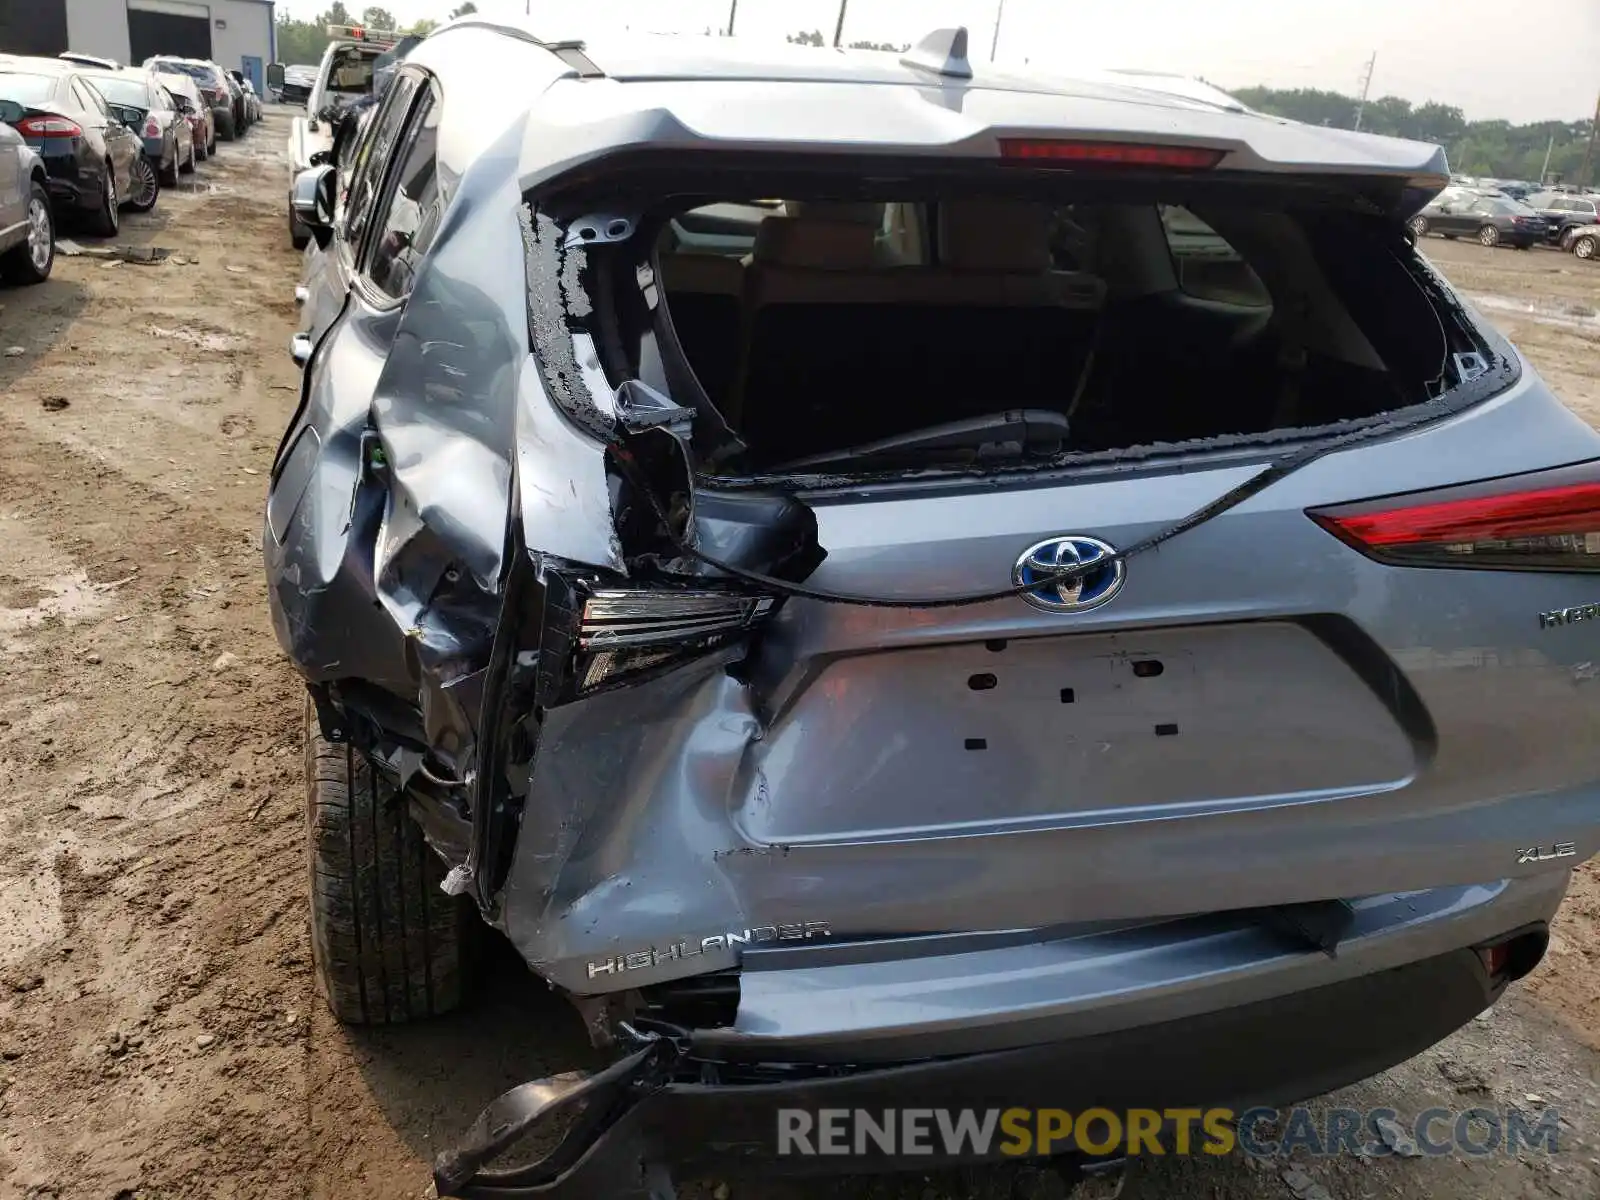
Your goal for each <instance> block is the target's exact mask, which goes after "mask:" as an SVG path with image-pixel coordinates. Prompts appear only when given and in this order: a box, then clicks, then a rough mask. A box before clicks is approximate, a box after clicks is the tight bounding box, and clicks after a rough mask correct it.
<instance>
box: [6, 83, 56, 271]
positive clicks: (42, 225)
mask: <svg viewBox="0 0 1600 1200" xmlns="http://www.w3.org/2000/svg"><path fill="white" fill-rule="evenodd" d="M7 115H8V114H6V113H5V112H4V111H0V273H3V274H4V275H5V278H6V279H7V280H8V281H9V282H11V283H43V282H44V281H45V280H46V279H48V278H50V268H51V267H53V266H54V265H55V258H56V227H55V216H54V214H53V212H52V211H51V208H50V193H49V191H47V190H46V187H45V173H44V163H43V162H42V161H41V160H40V158H39V156H38V155H37V154H36V153H34V151H33V149H32V148H31V147H30V146H29V145H28V144H27V143H26V142H25V141H23V140H22V135H21V134H19V133H18V132H17V131H16V130H15V129H13V128H12V127H11V126H10V125H9V124H6V123H4V122H5V121H6V119H7Z"/></svg>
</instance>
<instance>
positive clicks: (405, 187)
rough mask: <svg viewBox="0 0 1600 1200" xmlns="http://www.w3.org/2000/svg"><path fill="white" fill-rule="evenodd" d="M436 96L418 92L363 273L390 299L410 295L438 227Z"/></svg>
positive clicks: (439, 212)
mask: <svg viewBox="0 0 1600 1200" xmlns="http://www.w3.org/2000/svg"><path fill="white" fill-rule="evenodd" d="M439 110H440V105H439V97H438V95H437V93H435V92H434V91H433V89H431V88H430V89H427V90H425V91H423V93H422V98H421V99H420V100H419V101H418V102H417V111H416V112H415V113H413V114H412V118H411V123H410V134H409V136H408V140H407V141H406V142H405V143H403V149H402V153H401V155H400V160H399V163H398V165H397V168H396V170H395V173H394V176H393V179H392V181H391V183H390V188H391V195H390V199H389V208H388V212H387V213H385V215H384V220H383V228H382V230H381V231H380V232H379V234H378V236H377V238H376V240H375V241H374V242H373V245H372V261H371V263H370V265H369V266H368V268H367V275H368V277H369V278H370V279H371V280H372V282H373V285H374V286H376V287H377V288H378V290H379V291H381V292H383V293H384V294H385V295H386V296H390V297H392V298H394V299H396V300H399V299H402V298H404V297H405V296H406V295H408V294H409V293H410V291H411V280H412V277H413V276H414V275H415V274H416V270H417V266H418V265H419V264H420V263H421V261H422V259H423V256H424V255H426V254H427V252H428V247H429V246H430V245H431V244H432V243H433V235H434V233H435V232H436V231H437V229H438V227H439V217H440V216H441V215H442V205H441V203H440V196H439V154H438V149H439Z"/></svg>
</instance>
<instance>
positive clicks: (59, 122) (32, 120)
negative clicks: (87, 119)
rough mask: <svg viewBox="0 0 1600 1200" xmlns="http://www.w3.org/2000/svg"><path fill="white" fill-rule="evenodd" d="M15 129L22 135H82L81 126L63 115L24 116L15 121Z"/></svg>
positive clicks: (50, 136) (47, 136) (73, 136)
mask: <svg viewBox="0 0 1600 1200" xmlns="http://www.w3.org/2000/svg"><path fill="white" fill-rule="evenodd" d="M15 128H16V131H17V132H18V133H20V134H21V135H22V136H23V137H32V138H75V137H82V136H83V126H81V125H79V124H78V123H77V122H76V121H69V120H67V118H65V117H24V118H23V119H22V120H20V121H18V122H17V123H16V126H15Z"/></svg>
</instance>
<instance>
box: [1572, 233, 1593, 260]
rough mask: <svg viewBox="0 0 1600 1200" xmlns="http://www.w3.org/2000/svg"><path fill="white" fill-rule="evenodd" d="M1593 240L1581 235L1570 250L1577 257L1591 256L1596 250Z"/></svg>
mask: <svg viewBox="0 0 1600 1200" xmlns="http://www.w3.org/2000/svg"><path fill="white" fill-rule="evenodd" d="M1596 248H1597V247H1596V245H1595V240H1594V239H1593V238H1592V237H1581V238H1579V239H1578V241H1577V244H1576V245H1574V246H1573V247H1572V252H1573V253H1574V254H1576V255H1577V256H1578V257H1579V258H1593V257H1594V253H1595V250H1596Z"/></svg>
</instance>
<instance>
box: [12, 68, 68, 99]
mask: <svg viewBox="0 0 1600 1200" xmlns="http://www.w3.org/2000/svg"><path fill="white" fill-rule="evenodd" d="M56 82H57V81H56V77H55V76H53V75H17V74H11V73H9V72H8V73H5V74H0V100H12V101H15V102H16V103H18V104H38V103H39V102H40V101H43V100H48V99H50V97H51V96H54V95H55V93H56Z"/></svg>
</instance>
